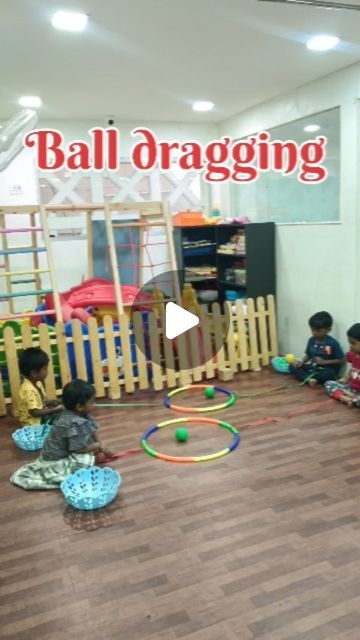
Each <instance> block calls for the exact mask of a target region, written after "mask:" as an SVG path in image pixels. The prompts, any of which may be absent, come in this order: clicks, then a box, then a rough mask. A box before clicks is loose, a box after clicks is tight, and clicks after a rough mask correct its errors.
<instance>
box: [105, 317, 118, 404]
mask: <svg viewBox="0 0 360 640" xmlns="http://www.w3.org/2000/svg"><path fill="white" fill-rule="evenodd" d="M113 326H114V325H113V321H112V319H111V318H110V316H105V318H104V330H105V343H106V359H107V368H108V377H109V398H110V399H111V400H118V399H119V398H120V397H121V390H120V384H119V374H118V368H117V362H116V349H115V336H114V329H113Z"/></svg>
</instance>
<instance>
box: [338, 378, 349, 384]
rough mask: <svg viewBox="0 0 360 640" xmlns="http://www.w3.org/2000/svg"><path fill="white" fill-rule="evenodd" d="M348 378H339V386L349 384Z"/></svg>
mask: <svg viewBox="0 0 360 640" xmlns="http://www.w3.org/2000/svg"><path fill="white" fill-rule="evenodd" d="M347 381H348V380H347V378H339V380H338V383H339V384H347Z"/></svg>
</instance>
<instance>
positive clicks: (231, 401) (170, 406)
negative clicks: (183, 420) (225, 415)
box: [164, 384, 236, 413]
mask: <svg viewBox="0 0 360 640" xmlns="http://www.w3.org/2000/svg"><path fill="white" fill-rule="evenodd" d="M209 386H211V385H208V384H188V385H186V387H180V388H179V389H174V390H173V391H170V392H169V393H168V394H167V396H165V399H164V405H165V407H167V408H168V409H172V411H179V413H194V412H195V413H208V412H209V411H221V410H222V409H227V408H228V407H231V406H232V405H233V404H234V402H235V401H236V395H235V393H233V392H232V391H228V390H227V389H222V388H221V387H214V389H215V391H219V392H220V393H223V394H224V395H225V396H228V400H227V401H226V402H223V404H217V405H215V406H214V407H198V408H195V409H192V408H191V407H179V406H178V405H176V404H171V401H170V398H172V397H173V396H176V395H177V394H178V393H182V392H183V391H197V390H198V389H208V387H209Z"/></svg>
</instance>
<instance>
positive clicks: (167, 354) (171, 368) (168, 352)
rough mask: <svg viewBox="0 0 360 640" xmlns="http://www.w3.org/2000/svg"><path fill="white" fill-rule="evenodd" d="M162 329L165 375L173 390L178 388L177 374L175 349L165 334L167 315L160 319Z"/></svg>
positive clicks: (168, 384) (169, 386)
mask: <svg viewBox="0 0 360 640" xmlns="http://www.w3.org/2000/svg"><path fill="white" fill-rule="evenodd" d="M160 323H161V329H162V339H163V344H164V358H165V375H166V386H167V387H168V388H169V389H171V388H172V387H176V380H177V376H176V372H175V357H174V347H173V342H172V340H168V338H167V337H166V333H165V313H162V314H161V317H160Z"/></svg>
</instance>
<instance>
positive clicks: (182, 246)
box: [174, 222, 276, 303]
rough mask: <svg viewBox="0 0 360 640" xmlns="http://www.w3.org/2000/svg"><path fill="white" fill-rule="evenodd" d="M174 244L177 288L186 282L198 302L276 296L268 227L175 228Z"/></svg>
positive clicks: (272, 237) (271, 236)
mask: <svg viewBox="0 0 360 640" xmlns="http://www.w3.org/2000/svg"><path fill="white" fill-rule="evenodd" d="M174 243H175V250H176V257H177V263H178V268H179V270H180V275H181V286H183V285H184V284H185V283H187V282H188V283H191V284H192V286H193V287H194V289H195V290H196V292H197V298H198V300H199V302H202V303H210V302H215V301H219V302H223V301H224V300H229V301H231V302H232V301H235V300H237V299H241V298H248V297H249V298H257V297H260V296H267V295H274V294H275V290H276V275H275V225H274V224H273V223H271V222H269V223H267V222H266V223H249V224H245V225H241V224H221V223H220V224H217V225H203V226H194V227H190V226H187V227H176V228H175V229H174Z"/></svg>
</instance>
